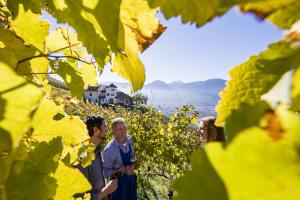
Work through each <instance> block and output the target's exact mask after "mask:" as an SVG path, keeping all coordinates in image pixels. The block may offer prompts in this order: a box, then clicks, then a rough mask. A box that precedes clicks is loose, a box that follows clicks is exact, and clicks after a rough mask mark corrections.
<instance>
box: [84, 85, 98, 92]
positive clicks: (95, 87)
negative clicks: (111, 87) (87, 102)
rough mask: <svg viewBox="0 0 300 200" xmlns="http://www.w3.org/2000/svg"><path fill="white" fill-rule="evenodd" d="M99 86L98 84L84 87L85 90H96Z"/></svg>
mask: <svg viewBox="0 0 300 200" xmlns="http://www.w3.org/2000/svg"><path fill="white" fill-rule="evenodd" d="M98 88H99V86H88V88H87V89H86V91H97V90H98Z"/></svg>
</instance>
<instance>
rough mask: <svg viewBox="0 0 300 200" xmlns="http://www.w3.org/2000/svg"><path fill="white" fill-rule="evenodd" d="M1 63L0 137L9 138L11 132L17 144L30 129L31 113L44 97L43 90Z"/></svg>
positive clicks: (14, 142)
mask: <svg viewBox="0 0 300 200" xmlns="http://www.w3.org/2000/svg"><path fill="white" fill-rule="evenodd" d="M0 65H1V68H0V102H1V104H0V111H2V112H1V114H0V134H1V137H0V138H1V139H3V138H8V137H9V136H8V135H7V133H10V135H11V138H12V141H13V144H14V146H16V145H17V144H18V143H19V140H20V138H21V137H22V136H23V134H24V133H25V132H26V131H28V129H29V127H30V124H31V123H30V121H31V115H32V113H33V111H34V110H35V109H36V108H37V105H38V103H39V101H40V100H41V98H42V97H43V92H42V91H41V90H40V89H39V87H38V86H36V85H34V84H32V83H30V82H28V81H26V80H25V79H24V78H23V77H20V76H18V75H17V74H16V73H15V72H14V71H13V70H12V69H11V68H10V67H9V66H7V65H6V64H4V63H0ZM20 105H22V106H20Z"/></svg>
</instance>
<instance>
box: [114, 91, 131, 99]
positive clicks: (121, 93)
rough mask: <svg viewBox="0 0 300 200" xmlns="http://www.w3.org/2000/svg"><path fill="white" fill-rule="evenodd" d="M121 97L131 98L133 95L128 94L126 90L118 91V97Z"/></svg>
mask: <svg viewBox="0 0 300 200" xmlns="http://www.w3.org/2000/svg"><path fill="white" fill-rule="evenodd" d="M120 98H127V99H131V96H129V95H128V94H125V93H124V92H118V93H117V96H116V99H120Z"/></svg>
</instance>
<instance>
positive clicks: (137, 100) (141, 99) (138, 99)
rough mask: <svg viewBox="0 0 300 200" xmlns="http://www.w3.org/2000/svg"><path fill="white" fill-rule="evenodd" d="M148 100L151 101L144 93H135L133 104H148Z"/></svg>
mask: <svg viewBox="0 0 300 200" xmlns="http://www.w3.org/2000/svg"><path fill="white" fill-rule="evenodd" d="M148 99H149V98H148V96H147V95H144V94H142V93H135V94H134V95H133V96H132V101H133V104H135V105H139V104H147V101H148Z"/></svg>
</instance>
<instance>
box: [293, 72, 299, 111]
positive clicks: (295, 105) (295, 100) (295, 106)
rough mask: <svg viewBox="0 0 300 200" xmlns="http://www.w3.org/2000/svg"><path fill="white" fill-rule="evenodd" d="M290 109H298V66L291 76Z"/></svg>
mask: <svg viewBox="0 0 300 200" xmlns="http://www.w3.org/2000/svg"><path fill="white" fill-rule="evenodd" d="M291 96H292V106H291V108H292V110H294V111H297V112H299V111H300V68H298V69H297V70H296V71H295V72H294V74H293V78H292V91H291Z"/></svg>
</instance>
